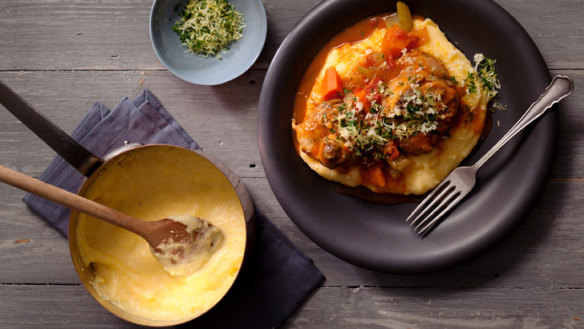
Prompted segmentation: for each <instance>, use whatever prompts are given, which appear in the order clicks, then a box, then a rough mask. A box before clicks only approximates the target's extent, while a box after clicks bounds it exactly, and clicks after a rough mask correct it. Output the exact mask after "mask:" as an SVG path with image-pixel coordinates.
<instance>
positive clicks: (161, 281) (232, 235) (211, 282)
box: [75, 147, 246, 322]
mask: <svg viewBox="0 0 584 329" xmlns="http://www.w3.org/2000/svg"><path fill="white" fill-rule="evenodd" d="M138 151H140V152H135V153H133V154H131V155H129V156H127V157H123V158H121V159H116V158H114V159H113V160H111V161H112V162H113V163H112V164H111V165H110V166H109V167H107V168H106V169H105V170H104V171H103V172H102V173H100V177H99V179H96V180H95V181H94V182H93V183H92V184H91V185H90V186H89V188H88V189H87V190H86V193H85V195H86V197H87V198H89V199H92V200H95V201H96V202H99V203H101V204H104V205H107V206H109V207H111V208H114V209H116V210H119V211H121V212H123V213H126V214H129V215H131V216H134V217H136V218H139V219H142V220H146V221H154V220H160V219H163V218H168V217H173V218H177V216H179V217H180V216H184V215H190V216H195V217H200V218H204V219H205V220H207V221H209V222H210V223H212V224H213V225H214V226H216V227H218V228H219V229H220V230H221V231H222V232H223V234H224V241H223V242H222V245H221V247H220V248H219V249H218V250H216V251H215V252H214V253H213V254H212V256H211V257H210V258H209V259H208V260H206V262H205V264H204V265H203V266H202V267H201V268H199V269H198V270H197V271H196V272H194V273H192V274H188V275H174V276H173V275H171V274H169V272H167V271H165V270H164V269H163V265H162V264H161V263H159V262H158V261H157V260H156V259H155V257H154V255H153V254H152V252H151V250H150V247H149V245H148V243H147V242H146V241H145V240H144V239H143V238H141V237H139V236H138V235H136V234H134V233H131V232H129V231H126V230H124V229H122V228H119V227H116V226H114V225H111V224H108V223H106V222H103V221H101V220H98V219H95V218H93V217H91V216H88V215H84V214H79V219H78V224H77V229H76V232H75V234H76V239H77V244H78V248H79V252H80V256H81V259H82V261H83V263H84V265H85V266H86V268H87V270H89V271H91V272H92V274H91V282H90V284H91V285H92V286H93V288H95V291H96V292H97V293H98V294H99V296H101V297H102V298H103V299H104V300H106V301H109V302H111V303H113V304H114V305H115V306H117V307H118V308H119V309H121V310H123V311H125V312H127V313H129V314H132V315H133V316H135V317H138V318H142V319H148V320H155V321H161V322H164V321H175V320H181V319H187V318H189V319H190V318H195V317H197V316H198V315H200V314H202V313H205V312H206V311H207V310H209V309H210V308H212V307H213V306H214V305H215V304H216V303H217V302H218V301H219V300H220V299H221V298H222V297H223V296H224V295H225V293H226V292H227V291H228V290H229V288H230V287H231V285H232V284H233V282H234V280H235V278H236V276H237V274H238V272H239V270H240V267H241V264H242V262H243V257H244V250H245V245H246V227H245V220H244V213H243V209H242V206H241V203H240V202H239V199H238V197H237V193H236V192H235V190H234V189H233V187H232V186H231V183H230V182H229V180H228V179H227V178H226V177H225V176H224V175H223V174H222V173H221V171H220V170H219V169H217V168H216V167H215V166H213V165H212V164H211V163H210V162H209V161H208V160H206V159H204V158H203V157H201V156H199V155H196V154H195V153H193V152H191V151H187V150H182V149H179V148H173V147H170V148H168V149H167V148H158V147H155V148H152V149H149V150H138ZM129 152H133V151H129ZM177 152H178V154H177Z"/></svg>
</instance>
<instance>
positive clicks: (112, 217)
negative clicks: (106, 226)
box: [0, 166, 224, 275]
mask: <svg viewBox="0 0 584 329" xmlns="http://www.w3.org/2000/svg"><path fill="white" fill-rule="evenodd" d="M0 181H2V182H4V183H7V184H9V185H12V186H14V187H17V188H19V189H22V190H25V191H27V192H29V193H32V194H36V195H38V196H40V197H43V198H45V199H48V200H51V201H53V202H56V203H58V204H61V205H63V206H66V207H68V208H71V209H75V210H77V211H80V212H83V213H85V214H88V215H91V216H93V217H95V218H98V219H101V220H104V221H106V222H108V223H110V224H113V225H116V226H119V227H122V228H124V229H126V230H128V231H130V232H133V233H136V234H138V235H139V236H141V237H142V238H144V239H145V240H146V241H147V242H148V244H149V245H150V250H151V251H152V253H153V255H154V257H155V258H156V259H157V260H158V261H159V262H160V263H161V264H162V266H163V268H164V270H166V271H167V272H169V273H170V274H171V275H186V274H190V273H193V272H195V271H197V270H198V269H199V268H200V267H201V266H203V265H204V264H205V263H206V261H207V260H208V259H209V258H210V257H211V255H212V254H213V253H214V252H215V251H216V250H217V249H219V247H220V246H221V244H222V242H223V239H224V238H223V232H222V231H221V230H220V229H219V228H218V227H216V226H214V225H213V224H211V223H209V222H208V221H206V220H204V219H201V218H198V217H193V216H188V215H183V216H176V217H173V218H174V219H173V218H165V219H162V220H159V221H153V222H146V221H142V220H139V219H137V218H134V217H132V216H129V215H126V214H124V213H121V212H119V211H117V210H114V209H111V208H109V207H106V206H104V205H101V204H99V203H97V202H95V201H92V200H89V199H86V198H84V197H81V196H79V195H77V194H74V193H71V192H69V191H66V190H63V189H61V188H58V187H56V186H54V185H51V184H47V183H45V182H43V181H41V180H38V179H35V178H32V177H30V176H27V175H25V174H22V173H20V172H18V171H15V170H12V169H8V168H6V167H4V166H0Z"/></svg>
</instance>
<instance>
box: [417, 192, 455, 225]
mask: <svg viewBox="0 0 584 329" xmlns="http://www.w3.org/2000/svg"><path fill="white" fill-rule="evenodd" d="M458 192H459V191H458V190H457V189H456V185H452V186H449V187H448V189H447V190H446V193H441V195H440V197H439V198H436V200H434V202H432V204H430V205H429V206H428V210H429V211H430V213H429V214H427V215H426V216H424V218H423V219H422V220H421V221H420V222H419V223H418V224H417V225H416V226H415V227H414V231H416V232H418V229H419V228H420V227H421V226H423V225H425V224H426V223H427V222H428V221H429V220H431V219H432V218H433V217H434V215H435V214H436V213H437V212H438V211H440V210H442V209H443V208H444V207H446V206H448V205H449V203H450V201H451V200H452V198H454V197H456V196H457V193H458ZM436 203H438V204H436Z"/></svg>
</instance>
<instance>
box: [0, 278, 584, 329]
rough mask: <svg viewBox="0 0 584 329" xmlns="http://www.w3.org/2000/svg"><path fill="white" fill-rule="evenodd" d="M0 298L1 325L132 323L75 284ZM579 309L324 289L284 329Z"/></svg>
mask: <svg viewBox="0 0 584 329" xmlns="http://www.w3.org/2000/svg"><path fill="white" fill-rule="evenodd" d="M0 296H1V297H0V305H2V307H1V308H0V319H1V320H0V322H1V323H2V326H3V327H4V328H33V327H42V328H46V329H51V328H65V327H67V328H136V326H134V325H132V324H129V323H126V322H124V321H122V320H119V319H117V318H116V317H114V316H113V315H111V314H109V313H108V312H107V311H105V310H104V309H103V308H101V307H99V306H98V305H97V303H96V302H95V301H94V300H93V299H92V298H91V297H90V296H89V294H88V293H87V292H85V290H84V288H83V287H82V286H79V285H73V286H70V285H66V286H50V285H39V286H19V285H0ZM55 296H67V298H66V299H59V300H58V301H56V300H55ZM487 300H488V301H490V302H489V303H485V301H487ZM583 309H584V299H582V291H581V290H575V289H551V290H547V289H455V290H452V289H404V288H388V289H376V288H369V287H324V288H319V289H317V290H316V292H315V293H314V294H313V295H312V296H310V297H309V298H308V299H307V301H306V302H305V303H304V304H303V305H302V307H301V308H300V310H299V311H298V312H297V313H296V314H294V315H293V316H292V317H291V318H290V319H289V320H288V321H287V323H286V324H285V325H284V326H283V328H304V329H311V328H318V329H328V328H331V329H332V328H334V329H343V328H347V329H349V328H350V329H353V328H392V329H405V328H419V329H424V328H433V329H440V328H448V329H451V328H497V329H507V328H509V329H511V328H513V329H515V328H526V329H527V328H529V329H533V328H538V329H548V328H549V329H552V328H581V327H582V326H584V321H583V319H584V313H583V311H582V310H583Z"/></svg>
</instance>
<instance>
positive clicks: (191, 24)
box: [172, 0, 245, 59]
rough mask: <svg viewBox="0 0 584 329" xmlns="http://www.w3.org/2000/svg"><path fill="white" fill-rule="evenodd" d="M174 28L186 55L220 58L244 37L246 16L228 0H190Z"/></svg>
mask: <svg viewBox="0 0 584 329" xmlns="http://www.w3.org/2000/svg"><path fill="white" fill-rule="evenodd" d="M179 15H180V16H181V18H180V19H179V20H177V21H176V22H175V24H174V25H173V26H172V30H173V31H175V32H176V33H177V34H178V36H179V37H180V40H181V42H182V44H183V46H185V47H187V52H192V53H195V54H198V55H201V56H204V57H208V56H215V57H217V58H219V59H220V58H221V55H220V53H221V52H222V51H227V50H228V49H229V45H230V44H231V43H233V42H235V41H237V40H239V39H241V37H242V36H243V34H242V33H243V28H244V27H245V24H244V20H243V17H242V16H241V13H239V12H238V11H237V10H235V8H234V7H233V5H232V4H230V3H229V2H227V1H226V0H190V1H189V2H188V3H187V4H186V5H185V6H184V7H183V8H182V9H181V11H180V12H179Z"/></svg>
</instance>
